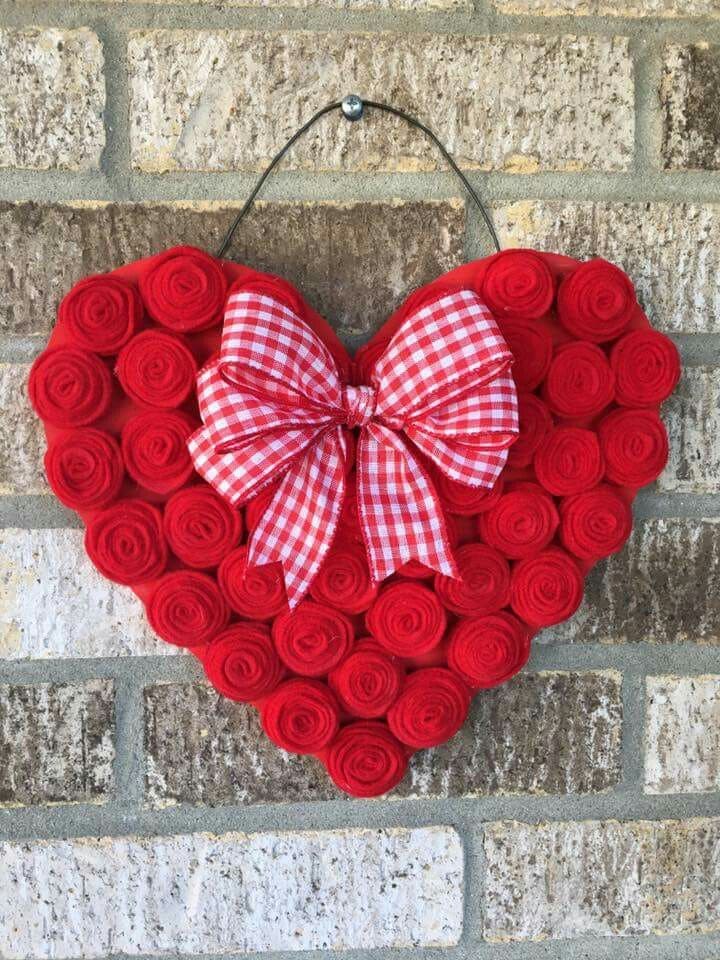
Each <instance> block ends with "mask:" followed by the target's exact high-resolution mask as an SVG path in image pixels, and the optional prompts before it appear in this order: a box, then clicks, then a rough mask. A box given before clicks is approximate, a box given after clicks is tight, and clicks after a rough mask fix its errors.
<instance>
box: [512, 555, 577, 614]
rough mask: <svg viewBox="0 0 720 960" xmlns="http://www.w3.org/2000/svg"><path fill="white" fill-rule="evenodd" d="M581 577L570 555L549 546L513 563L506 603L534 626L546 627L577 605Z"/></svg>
mask: <svg viewBox="0 0 720 960" xmlns="http://www.w3.org/2000/svg"><path fill="white" fill-rule="evenodd" d="M582 596H583V577H582V573H581V572H580V568H579V567H578V565H577V563H576V562H575V560H573V558H572V557H571V556H570V555H569V554H567V553H565V551H564V550H561V549H560V547H549V548H548V549H547V550H544V551H543V552H542V553H539V554H537V555H536V556H534V557H527V558H526V559H525V560H520V561H519V563H517V564H516V565H515V568H514V569H513V573H512V584H511V595H510V604H511V606H512V608H513V610H514V611H515V613H516V614H517V615H518V616H519V617H520V619H521V620H524V621H525V622H526V623H530V624H532V625H533V626H534V627H549V626H551V625H552V624H554V623H561V622H562V621H563V620H567V619H568V617H571V616H572V615H573V614H574V613H575V611H576V610H577V608H578V607H579V606H580V603H581V601H582Z"/></svg>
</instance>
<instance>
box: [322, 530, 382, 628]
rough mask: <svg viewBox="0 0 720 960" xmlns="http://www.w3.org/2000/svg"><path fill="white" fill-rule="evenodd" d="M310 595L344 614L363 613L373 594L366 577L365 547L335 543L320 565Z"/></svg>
mask: <svg viewBox="0 0 720 960" xmlns="http://www.w3.org/2000/svg"><path fill="white" fill-rule="evenodd" d="M310 596H311V597H312V598H313V600H317V602H318V603H324V604H327V606H329V607H335V608H336V609H337V610H342V611H343V612H344V613H363V611H365V610H367V608H368V607H369V606H370V604H371V603H372V602H373V600H374V599H375V597H376V596H377V586H376V585H375V584H374V583H373V582H372V580H371V579H370V570H369V569H368V565H367V559H366V554H365V549H364V548H363V547H362V546H360V544H356V543H336V544H335V547H334V549H333V550H331V551H330V552H329V553H328V555H327V557H326V558H325V561H324V563H323V565H322V567H321V568H320V570H319V572H318V574H317V576H316V577H315V580H314V581H313V584H312V586H311V587H310Z"/></svg>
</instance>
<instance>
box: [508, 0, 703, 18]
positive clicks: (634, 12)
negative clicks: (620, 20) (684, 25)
mask: <svg viewBox="0 0 720 960" xmlns="http://www.w3.org/2000/svg"><path fill="white" fill-rule="evenodd" d="M494 5H495V7H496V8H497V9H498V10H501V11H502V12H503V13H525V14H536V15H537V14H542V15H543V16H546V17H548V16H549V17H552V16H568V15H570V14H575V15H576V16H601V17H668V18H677V17H717V16H720V3H718V0H494Z"/></svg>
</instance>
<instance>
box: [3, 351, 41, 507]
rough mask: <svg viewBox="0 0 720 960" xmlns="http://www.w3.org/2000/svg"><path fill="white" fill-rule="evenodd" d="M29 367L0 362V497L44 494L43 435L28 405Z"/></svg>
mask: <svg viewBox="0 0 720 960" xmlns="http://www.w3.org/2000/svg"><path fill="white" fill-rule="evenodd" d="M29 371H30V365H29V364H25V363H0V494H8V493H23V494H32V493H45V492H47V489H48V488H47V481H46V480H45V473H44V470H43V465H42V459H43V454H44V453H45V434H44V433H43V429H42V425H41V424H40V421H39V420H38V418H37V417H36V416H35V413H34V411H33V409H32V407H31V406H30V401H29V400H28V395H27V378H28V373H29Z"/></svg>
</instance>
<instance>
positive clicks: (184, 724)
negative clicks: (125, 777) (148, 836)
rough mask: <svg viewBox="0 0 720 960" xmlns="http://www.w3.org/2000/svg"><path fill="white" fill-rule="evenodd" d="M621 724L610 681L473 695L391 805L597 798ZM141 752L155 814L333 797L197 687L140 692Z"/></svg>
mask: <svg viewBox="0 0 720 960" xmlns="http://www.w3.org/2000/svg"><path fill="white" fill-rule="evenodd" d="M621 723H622V707H621V702H620V677H619V675H618V674H615V673H612V672H597V673H578V674H572V673H558V672H554V673H541V674H525V675H522V676H520V677H518V678H517V679H516V680H514V681H513V682H512V683H511V684H508V685H507V686H504V687H501V688H499V689H497V690H492V691H487V692H486V693H484V694H481V695H479V696H478V698H477V700H476V703H475V705H474V707H473V710H472V714H471V719H470V720H469V721H468V723H467V724H466V725H465V727H464V728H463V730H462V731H461V732H460V733H459V734H458V735H457V736H456V737H454V738H453V739H452V741H451V742H450V743H448V744H446V745H444V746H442V747H438V748H436V749H434V750H426V751H422V752H421V753H419V754H417V755H416V756H415V757H414V758H413V761H412V764H411V768H410V773H409V774H408V776H407V777H406V779H405V781H404V782H403V783H402V784H401V785H400V786H399V787H398V789H397V790H396V791H394V795H395V796H418V797H450V796H477V795H482V794H502V793H534V794H552V793H557V794H565V793H583V792H595V791H601V790H606V789H608V788H610V787H612V786H614V785H615V784H616V783H617V781H618V777H619V765H620V735H621ZM145 749H146V757H147V797H148V800H149V802H150V803H151V804H152V805H153V806H164V805H167V804H173V803H204V804H222V803H281V802H296V801H301V800H321V799H322V800H324V799H334V798H337V797H339V796H341V794H340V793H339V792H338V791H337V790H336V789H335V788H334V787H333V785H332V784H331V783H330V781H329V780H328V778H327V776H326V775H325V773H324V771H323V769H322V768H321V766H320V765H319V764H318V763H317V762H316V761H314V760H312V759H310V758H305V757H299V756H293V755H291V754H287V753H284V752H283V751H279V750H277V749H276V748H275V747H274V746H273V745H272V744H270V743H269V742H268V741H267V739H266V738H265V736H264V734H263V733H262V730H261V728H260V723H259V721H258V718H257V713H256V712H255V711H254V710H253V709H252V708H250V707H245V706H243V705H241V704H237V703H232V702H231V701H229V700H226V699H223V698H222V697H219V696H218V695H217V694H216V693H215V691H214V690H212V688H210V687H209V686H207V685H205V684H202V683H168V684H161V685H159V686H153V687H147V688H146V690H145Z"/></svg>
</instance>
